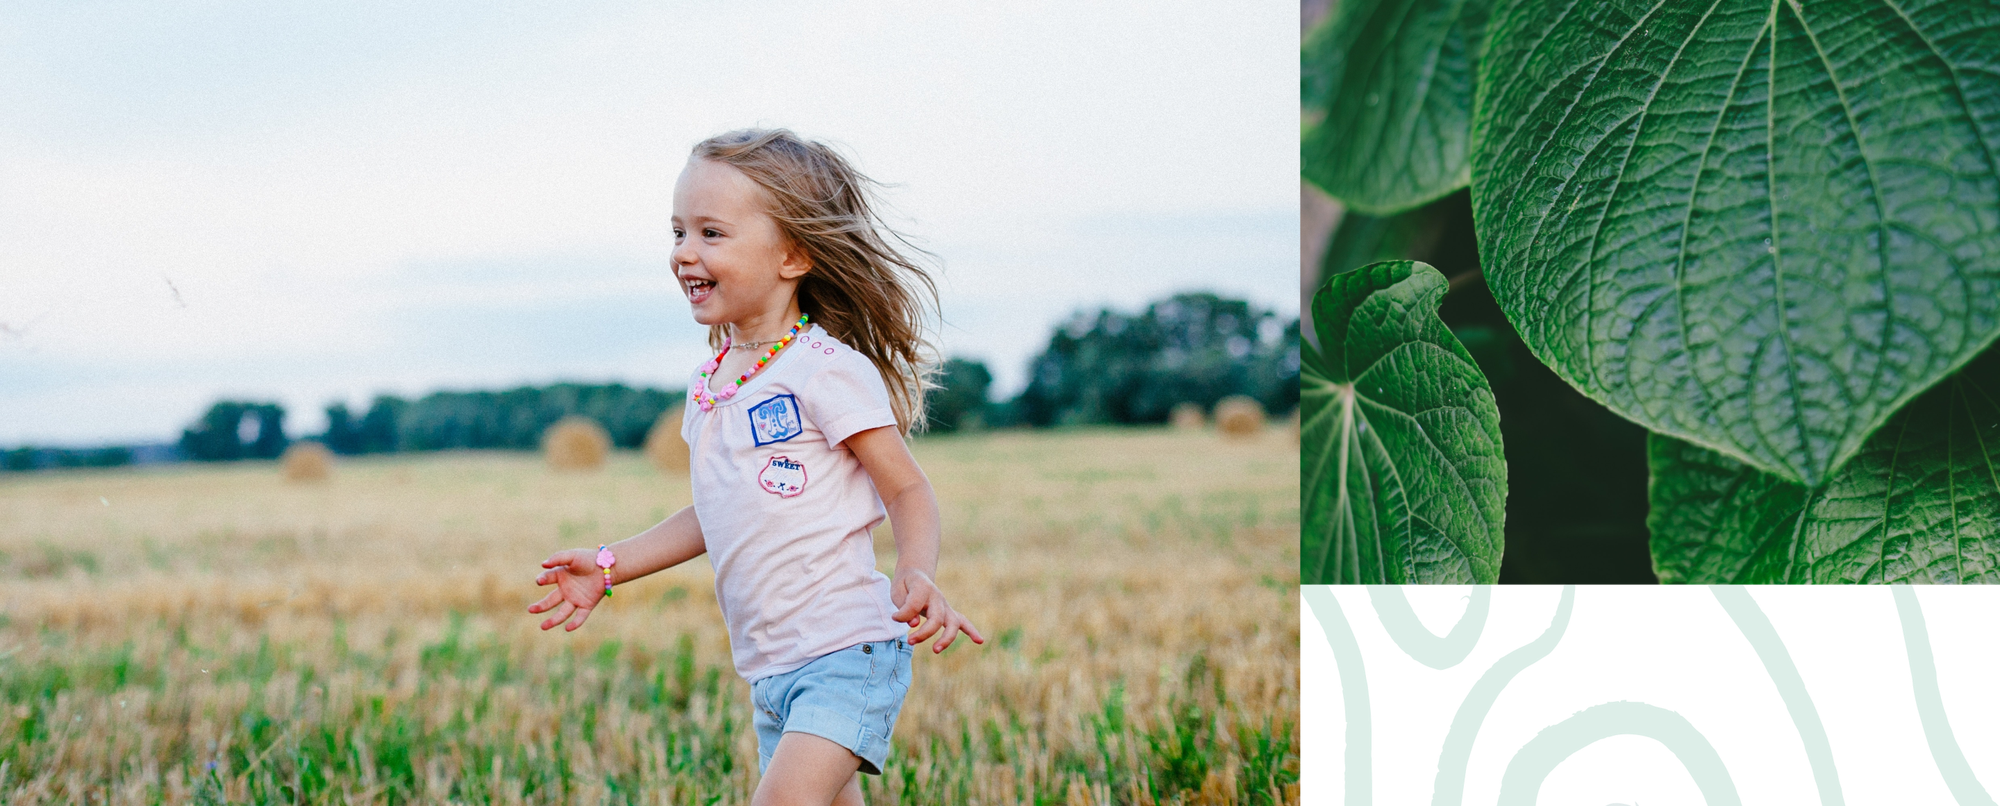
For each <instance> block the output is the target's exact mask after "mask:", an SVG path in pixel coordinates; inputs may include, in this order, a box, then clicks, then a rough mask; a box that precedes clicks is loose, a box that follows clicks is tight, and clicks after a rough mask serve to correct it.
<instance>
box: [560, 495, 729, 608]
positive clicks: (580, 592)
mask: <svg viewBox="0 0 2000 806" xmlns="http://www.w3.org/2000/svg"><path fill="white" fill-rule="evenodd" d="M705 551H708V546H707V544H705V543H703V542H702V537H701V521H699V520H696V519H695V516H694V507H684V508H682V509H681V511H679V512H676V513H674V514H673V516H672V517H669V518H667V519H666V520H663V521H660V522H659V523H656V524H653V527H652V528H650V529H647V530H646V531H643V532H640V533H638V534H636V535H633V536H631V537H628V538H625V539H624V540H620V541H618V542H616V543H613V544H611V553H612V555H613V556H615V557H617V558H618V560H617V562H615V563H613V564H612V565H611V581H612V583H613V584H621V583H624V582H628V581H630V580H634V579H638V578H639V577H642V576H645V575H647V574H650V573H653V572H654V571H664V570H666V569H668V568H672V567H674V566H676V565H680V564H681V563H684V562H687V561H688V560H692V559H694V558H696V557H700V556H701V555H702V553H703V552H705ZM542 567H543V568H545V569H548V570H545V571H543V572H542V573H541V574H540V575H539V576H536V577H535V584H537V585H554V586H556V589H555V590H552V591H549V595H548V596H545V597H543V598H542V600H541V601H539V602H536V603H534V604H531V605H528V612H530V613H542V612H546V611H549V610H556V614H555V615H553V616H550V617H548V619H547V620H545V621H543V622H542V629H544V630H546V629H549V628H551V627H554V626H556V625H557V624H561V623H563V620H564V619H569V622H570V623H569V625H568V626H566V627H564V628H563V629H565V630H574V629H576V628H578V627H581V626H583V622H585V621H587V620H589V618H590V611H591V610H592V609H593V608H595V607H597V601H598V600H599V599H602V598H604V570H603V569H601V568H598V567H597V549H567V550H564V551H558V552H556V553H554V554H551V555H549V558H548V559H546V560H543V561H542ZM558 608H560V609H558ZM572 616H573V618H572Z"/></svg>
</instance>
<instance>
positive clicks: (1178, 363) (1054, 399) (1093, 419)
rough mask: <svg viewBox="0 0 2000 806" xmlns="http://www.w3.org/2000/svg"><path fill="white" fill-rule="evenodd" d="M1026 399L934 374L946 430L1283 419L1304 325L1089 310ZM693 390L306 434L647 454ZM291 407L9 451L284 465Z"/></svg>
mask: <svg viewBox="0 0 2000 806" xmlns="http://www.w3.org/2000/svg"><path fill="white" fill-rule="evenodd" d="M1029 373H1030V374H1029V379H1028V385H1027V387H1026V388H1025V389H1023V390H1022V392H1021V393H1020V394H1019V395H1017V396H1015V397H1014V398H1012V399H1008V400H1002V401H992V400H989V396H990V395H989V393H990V391H991V387H992V383H993V374H992V372H991V371H990V370H988V368H987V367H986V365H985V364H984V363H982V362H980V361H977V360H973V359H967V358H956V357H955V358H951V359H949V360H947V361H945V362H944V364H943V366H941V367H940V368H939V371H938V373H937V375H936V376H935V377H934V378H933V382H934V383H935V384H936V386H935V388H933V389H932V390H931V391H930V392H929V394H928V396H927V397H926V403H927V406H928V408H929V422H928V424H927V428H928V430H929V431H930V432H932V433H950V432H954V431H962V430H973V429H979V428H1005V427H1014V426H1032V427H1050V426H1069V425H1087V424H1103V423H1111V424H1130V425H1139V424H1152V423H1164V422H1166V421H1167V418H1168V416H1169V415H1170V413H1171V412H1172V411H1173V409H1174V408H1175V407H1176V406H1179V405H1181V404H1183V403H1193V404H1195V405H1198V406H1201V407H1202V408H1204V409H1208V408H1211V407H1213V406H1214V405H1215V403H1216V401H1218V400H1221V399H1222V398H1224V397H1227V396H1230V395H1245V396H1248V397H1251V398H1253V399H1255V400H1257V401H1258V402H1259V403H1261V404H1263V406H1264V408H1265V410H1266V411H1267V412H1269V413H1271V414H1274V415H1276V414H1283V413H1285V412H1289V411H1291V410H1292V409H1294V408H1296V407H1297V406H1298V402H1299V324H1298V319H1297V318H1290V319H1286V318H1284V317H1280V316H1279V315H1278V314H1277V313H1275V312H1273V311H1269V310H1264V309H1260V308H1257V307H1256V306H1254V305H1251V304H1250V303H1248V302H1244V301H1242V300H1233V299H1227V298H1223V297H1219V296H1216V295H1214V294H1206V293H1196V294H1179V295H1176V296H1174V297H1172V298H1169V299H1166V300H1162V301H1160V302H1156V303H1153V304H1152V305H1148V306H1147V307H1146V308H1145V309H1144V310H1142V311H1139V312H1136V313H1126V312H1121V311H1114V310H1111V309H1102V310H1099V311H1096V312H1095V313H1079V314H1078V315H1077V316H1075V317H1073V318H1072V319H1071V320H1070V321H1069V322H1068V323H1066V324H1064V325H1063V326H1061V327H1059V328H1057V330H1056V332H1055V333H1054V334H1053V335H1052V336H1051V337H1050V340H1049V344H1048V346H1047V347H1046V348H1044V349H1043V351H1042V352H1041V354H1040V355H1038V356H1036V357H1035V359H1034V360H1033V361H1032V362H1031V364H1030V368H1029ZM685 395H686V390H684V389H655V388H644V387H631V386H626V385H624V384H617V383H612V384H595V385H593V384H578V383H558V384H554V385H550V386H541V387H536V386H522V387H519V388H515V389H508V390H504V391H497V392H496V391H470V392H451V391H443V392H433V393H431V394H429V395H425V396H423V397H420V398H416V399H408V398H403V397H398V396H395V395H378V396H376V397H375V398H374V399H373V400H372V401H370V402H369V404H368V406H367V408H365V409H362V410H358V411H357V410H356V409H352V408H349V407H348V405H347V403H345V402H334V403H332V404H330V405H328V406H327V407H326V409H325V412H326V422H327V426H326V430H325V431H323V432H321V433H318V434H308V435H303V436H302V438H304V439H311V440H314V441H318V442H320V443H322V444H324V445H326V446H327V448H329V449H331V450H332V451H334V452H335V453H340V454H345V455H359V454H375V453H396V452H402V451H438V450H452V449H502V450H532V449H534V448H536V447H537V446H538V445H539V443H540V440H541V436H542V432H543V431H544V430H546V429H547V428H548V427H549V426H550V425H551V424H553V423H555V422H556V421H557V420H560V419H562V418H563V417H567V416H570V415H582V416H585V417H589V418H591V419H593V420H596V421H597V422H598V423H599V424H601V425H603V426H604V427H605V429H606V430H607V431H608V432H609V433H610V435H611V441H612V443H613V444H614V445H616V446H618V447H621V448H637V447H639V446H640V445H642V444H643V443H644V442H645V440H646V433H647V431H648V430H649V429H651V428H652V425H653V423H654V422H655V421H657V420H658V419H659V417H660V415H661V414H662V413H664V412H666V411H667V410H668V409H669V408H671V407H673V406H675V405H677V404H678V403H679V402H680V401H681V400H682V399H684V397H685ZM285 414H286V412H285V408H284V407H283V406H281V405H279V404H277V403H275V402H270V401H246V400H223V401H218V402H216V403H215V404H213V405H211V406H210V407H209V409H208V411H207V412H205V413H203V414H202V416H201V417H200V418H199V419H197V420H196V421H195V422H193V423H191V424H190V425H189V426H188V427H187V428H186V429H185V430H184V431H183V432H182V433H181V436H180V439H179V440H178V441H177V442H176V443H175V444H174V445H173V446H171V447H170V448H169V447H167V446H133V447H111V448H95V449H84V450H76V449H60V448H36V447H33V446H23V447H19V448H16V449H14V450H11V451H5V452H0V468H3V469H5V470H10V471H21V470H34V469H43V468H52V467H106V466H116V465H122V464H128V463H132V462H134V461H139V462H150V461H167V460H172V459H185V460H192V461H203V462H219V461H231V460H237V459H272V458H276V457H277V456H279V455H280V454H282V453H283V452H284V450H285V448H286V447H288V446H289V444H290V443H291V442H292V438H291V437H289V436H288V435H287V434H286V432H285V427H284V422H285Z"/></svg>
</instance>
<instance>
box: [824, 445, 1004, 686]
mask: <svg viewBox="0 0 2000 806" xmlns="http://www.w3.org/2000/svg"><path fill="white" fill-rule="evenodd" d="M846 445H847V449H848V450H850V451H853V452H854V457H855V458H856V459H860V460H861V466H862V467H863V468H865V469H867V471H868V477H869V478H870V479H872V480H874V482H875V492H876V493H877V494H878V495H881V496H882V506H883V507H884V508H886V509H887V510H889V523H890V525H891V526H893V527H894V530H895V533H896V579H895V583H894V584H893V585H892V586H891V587H890V592H889V598H890V599H891V600H892V601H893V602H895V604H896V606H897V609H896V613H895V615H894V616H892V618H894V619H895V620H897V621H901V622H905V623H907V624H909V625H910V629H912V630H915V632H913V633H911V634H910V643H913V644H921V643H923V642H925V641H927V640H930V638H931V637H932V636H937V638H938V641H937V643H935V644H932V645H931V651H932V652H934V653H935V652H943V651H944V649H945V647H948V646H951V642H952V641H953V640H954V639H955V638H956V637H957V635H958V633H959V632H960V631H963V632H964V633H965V634H966V635H967V636H970V637H971V638H972V641H973V643H978V644H983V643H986V637H985V636H982V635H980V634H979V629H978V628H977V627H974V626H972V620H971V619H968V618H966V617H965V616H963V615H960V614H959V612H958V611H956V610H953V609H952V608H951V605H949V604H947V603H945V600H944V592H943V591H940V590H938V587H937V582H936V581H934V580H932V579H931V577H932V576H933V575H934V574H936V573H937V562H938V532H939V519H938V506H937V494H936V493H934V492H932V491H931V482H930V479H928V478H925V477H924V471H923V468H920V467H918V466H917V460H916V457H914V456H911V455H910V446H908V445H905V444H903V436H902V435H901V434H898V433H896V429H895V428H894V427H890V426H884V427H881V428H871V429H868V430H867V431H862V432H860V433H858V434H855V435H854V436H851V437H848V438H847V442H846Z"/></svg>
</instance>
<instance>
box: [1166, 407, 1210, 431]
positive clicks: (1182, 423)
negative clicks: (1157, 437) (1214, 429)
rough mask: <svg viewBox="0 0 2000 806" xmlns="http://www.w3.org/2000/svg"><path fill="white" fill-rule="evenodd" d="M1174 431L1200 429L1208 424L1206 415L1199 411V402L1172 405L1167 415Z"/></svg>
mask: <svg viewBox="0 0 2000 806" xmlns="http://www.w3.org/2000/svg"><path fill="white" fill-rule="evenodd" d="M1168 418H1169V419H1168V421H1169V422H1171V423H1173V425H1174V430H1175V431H1200V430H1201V429H1202V428H1204V427H1206V426H1207V425H1208V417H1206V416H1204V415H1203V414H1202V413H1201V404H1200V403H1191V402H1190V403H1182V404H1180V405H1177V406H1175V407H1174V410H1173V413H1172V414H1170V415H1168Z"/></svg>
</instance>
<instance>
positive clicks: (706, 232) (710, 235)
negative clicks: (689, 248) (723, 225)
mask: <svg viewBox="0 0 2000 806" xmlns="http://www.w3.org/2000/svg"><path fill="white" fill-rule="evenodd" d="M701 237H703V238H720V237H722V233H720V232H716V231H715V230H712V229H705V230H702V231H701Z"/></svg>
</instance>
